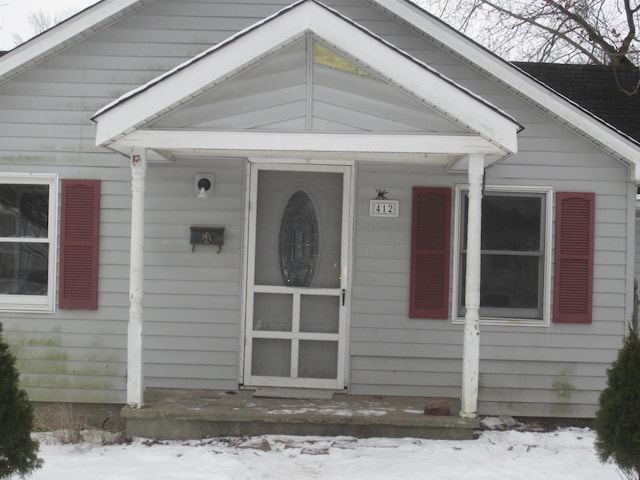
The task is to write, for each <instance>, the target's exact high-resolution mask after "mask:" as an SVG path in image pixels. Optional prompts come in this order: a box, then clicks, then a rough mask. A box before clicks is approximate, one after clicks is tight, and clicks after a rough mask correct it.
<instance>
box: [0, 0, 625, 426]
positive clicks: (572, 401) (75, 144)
mask: <svg viewBox="0 0 640 480" xmlns="http://www.w3.org/2000/svg"><path fill="white" fill-rule="evenodd" d="M287 3H289V2H286V1H275V0H274V1H267V0H265V1H258V0H256V1H254V2H252V3H250V4H248V3H242V4H240V3H238V2H231V1H227V2H222V1H216V0H209V1H177V0H158V1H157V2H155V3H153V4H152V5H150V6H148V7H146V8H144V9H143V10H141V11H140V12H138V13H135V14H132V15H130V16H129V17H127V18H124V19H123V20H121V21H119V22H118V23H116V24H115V25H113V26H111V27H109V28H107V29H105V30H103V31H101V32H99V33H97V34H95V35H93V36H92V37H90V38H88V39H87V40H85V41H84V42H83V43H81V44H79V45H76V46H73V47H70V48H68V49H66V50H64V51H62V52H61V53H59V54H57V55H56V56H54V57H53V58H51V59H49V60H47V61H44V62H42V63H41V64H39V65H38V66H36V67H34V68H32V69H30V70H28V71H26V72H24V73H22V74H21V75H19V76H18V77H16V78H14V79H11V80H9V81H7V82H5V83H2V84H0V163H1V164H2V167H1V168H0V172H14V171H17V172H28V171H35V172H57V173H59V174H60V175H61V177H63V178H99V179H101V180H102V198H101V205H102V210H101V218H100V220H101V238H100V242H101V250H100V294H99V308H98V310H97V311H96V312H81V311H60V310H58V311H57V312H56V313H54V314H0V321H1V322H2V323H3V324H4V328H5V333H6V336H7V339H8V340H9V341H10V343H11V345H12V348H13V349H14V351H15V352H16V354H17V356H18V359H19V367H20V369H21V372H22V377H21V378H22V382H23V384H24V386H25V387H27V390H28V392H29V394H30V396H31V398H32V399H34V400H62V401H85V402H114V403H117V402H124V401H125V388H126V385H125V381H126V380H125V379H126V363H125V362H126V333H127V319H128V288H129V281H128V277H129V232H130V204H131V200H130V181H129V178H130V173H129V168H128V162H127V160H126V159H124V158H122V157H120V156H118V155H115V154H113V153H111V152H109V151H107V150H103V149H99V148H96V147H95V146H94V130H93V126H92V124H91V122H90V120H89V119H90V117H91V115H92V114H93V113H94V112H95V111H96V110H98V109H99V108H101V107H103V106H104V105H105V104H107V103H109V102H110V101H112V100H113V99H114V98H117V97H118V96H119V95H121V94H123V93H125V92H127V91H128V90H130V89H132V88H134V87H137V86H138V85H140V84H142V83H144V82H147V81H149V80H150V79H152V78H154V77H156V76H157V75H159V74H161V73H164V72H165V71H166V70H168V69H170V68H172V67H174V66H176V65H177V64H179V63H181V62H183V61H185V60H187V59H189V58H191V57H192V56H193V55H195V54H197V53H199V52H201V51H202V50H204V49H206V48H208V47H210V46H211V45H213V44H215V43H217V42H219V41H221V40H223V39H225V38H227V37H228V36H229V35H231V34H233V33H235V32H237V31H238V30H240V29H242V28H245V27H247V26H249V25H251V24H253V23H254V22H256V21H258V20H260V19H262V18H263V17H265V16H267V15H269V14H272V13H274V12H275V11H277V10H278V9H279V8H281V7H282V6H283V5H285V4H287ZM328 3H329V5H330V6H333V7H336V8H338V9H339V10H340V11H341V12H343V13H344V14H346V15H347V16H349V17H351V18H353V19H354V20H355V21H357V22H359V23H361V24H362V25H364V26H365V27H367V28H369V29H371V30H372V31H374V32H375V33H377V34H379V35H381V36H383V37H384V38H385V39H386V40H388V41H390V42H392V43H394V44H396V45H397V46H399V47H400V48H404V49H407V51H408V52H409V53H411V54H413V55H415V56H416V57H418V58H420V59H421V60H423V61H425V62H426V63H428V64H429V65H431V66H433V67H435V68H436V69H438V70H440V71H441V72H442V73H443V74H445V75H448V76H450V77H451V78H453V79H454V80H456V81H458V82H459V83H461V84H462V85H464V86H465V87H467V88H469V89H470V90H472V91H473V92H475V93H477V94H479V95H482V96H484V97H485V98H487V99H488V100H489V101H490V102H493V103H494V104H496V105H497V106H499V107H500V108H503V109H504V110H506V111H507V112H508V113H510V114H511V115H513V116H514V117H515V118H517V119H518V121H519V122H521V123H522V124H524V125H525V127H526V128H525V130H524V131H523V132H522V133H521V134H520V145H519V147H520V151H519V153H518V154H517V155H515V156H513V157H511V158H510V159H508V160H507V161H505V162H504V163H502V164H500V165H498V166H495V167H493V168H491V169H489V170H488V171H487V183H488V184H495V185H532V186H550V187H553V188H554V189H555V190H556V191H592V192H595V193H596V222H597V224H596V257H595V280H594V304H595V307H594V322H593V324H591V325H559V324H551V325H550V326H549V327H537V328H533V327H517V326H510V327H507V326H505V327H498V326H491V327H483V328H482V336H481V358H482V361H481V365H480V374H481V377H480V412H481V413H483V414H513V415H543V416H554V415H558V416H574V417H583V416H591V415H593V413H594V410H595V405H596V403H597V397H598V394H599V391H600V390H601V389H602V387H603V385H604V372H605V370H606V368H607V367H608V365H609V364H610V362H611V361H612V360H613V359H614V357H615V354H616V351H617V349H618V348H619V346H620V345H621V339H622V334H623V333H624V329H625V320H626V319H627V318H628V316H629V315H630V306H631V305H630V303H631V302H630V299H629V298H628V296H627V295H626V292H627V289H628V287H627V285H628V281H629V279H630V278H631V277H632V275H633V272H632V267H631V265H630V264H629V263H630V262H629V252H630V249H632V248H633V245H632V243H631V242H630V240H629V239H630V232H628V227H627V224H626V221H627V219H628V218H629V217H630V215H631V213H630V211H629V208H630V205H632V202H631V201H630V199H631V198H633V195H634V187H633V185H632V183H631V182H629V178H628V177H629V172H628V171H627V168H626V167H625V166H623V165H622V164H621V163H619V162H617V161H616V160H614V159H612V158H610V157H608V156H607V155H605V154H604V153H602V152H601V151H600V150H598V149H597V148H596V147H594V146H592V145H591V144H589V143H588V142H587V141H585V140H584V139H582V138H580V137H579V136H577V135H575V134H574V133H572V132H571V131H569V130H568V129H566V128H564V127H562V126H561V125H559V124H558V123H556V122H555V121H554V120H551V119H550V118H549V117H547V116H546V115H544V114H543V113H541V112H540V111H538V110H537V109H536V108H534V107H533V106H531V105H528V104H526V103H525V102H523V101H522V100H521V99H519V98H518V97H516V96H515V95H513V94H511V93H509V91H508V90H507V89H505V88H504V86H502V85H499V84H498V83H496V82H493V81H490V80H488V79H487V78H486V77H485V76H483V75H482V74H480V73H478V72H475V71H473V70H472V69H471V68H469V67H468V66H467V65H464V64H462V63H461V62H460V61H459V60H457V59H456V58H454V57H453V56H451V55H450V54H448V53H447V52H446V51H444V50H442V49H440V48H438V47H437V46H436V45H435V44H434V43H431V42H430V41H428V40H427V39H425V38H421V37H419V36H417V35H416V34H415V33H414V32H413V31H411V30H409V29H408V28H405V27H404V26H402V25H399V24H397V23H395V22H394V21H392V20H391V19H390V18H389V17H387V16H385V15H384V14H383V13H381V12H379V11H376V10H374V9H372V8H371V7H370V6H369V5H368V3H367V2H364V1H361V0H344V1H342V0H340V1H338V0H332V1H330V2H328ZM256 79H257V81H256ZM247 80H248V81H249V83H251V82H253V83H251V85H253V86H256V85H259V86H263V87H264V86H265V85H268V84H263V83H261V82H262V80H263V77H260V76H257V77H254V78H247ZM329 80H331V79H329ZM296 85H298V84H294V85H293V87H292V88H293V90H295V91H296V92H297V91H299V90H300V89H299V88H296ZM329 87H331V88H329ZM334 87H335V85H334V84H332V83H331V82H330V81H329V82H325V83H324V84H323V88H322V89H319V92H320V95H321V100H322V103H323V105H332V106H335V105H340V106H342V107H346V108H345V109H344V110H342V111H340V113H336V112H338V110H336V109H333V110H332V111H331V112H330V114H329V115H328V116H327V123H326V124H325V125H328V126H330V128H334V129H335V128H337V127H336V126H335V125H336V122H335V120H336V118H349V119H355V124H356V125H361V122H362V121H363V116H362V115H361V113H362V112H359V111H358V108H359V105H360V104H361V103H360V99H359V98H357V96H356V95H355V93H356V91H357V90H358V86H356V88H355V89H354V88H352V86H349V85H346V84H345V85H343V88H342V89H336V88H334ZM221 91H222V90H221ZM266 91H267V92H268V91H269V90H268V89H267V90H266ZM258 93H259V96H260V97H261V98H262V99H265V98H267V97H268V95H265V91H264V90H262V91H259V92H258ZM225 95H226V93H225ZM371 96H375V94H374V95H370V97H371ZM285 97H286V95H285ZM210 100H211V102H212V103H215V102H218V101H222V100H221V98H218V97H215V95H214V96H213V97H212V98H211V99H210ZM243 105H244V106H249V103H247V102H245V103H243V104H241V105H235V108H239V107H242V106H243ZM281 105H282V104H281V103H279V104H278V103H277V104H276V107H277V106H281ZM270 106H273V105H267V104H265V108H264V109H263V110H260V109H258V110H253V111H242V112H241V113H242V114H243V115H244V116H243V117H242V120H241V122H240V123H239V125H244V126H247V125H254V126H255V125H259V123H258V122H257V120H258V119H260V118H261V117H267V118H271V119H273V120H278V119H284V120H283V121H291V120H292V119H294V120H295V116H284V117H277V116H274V115H271V116H270V115H269V114H270V113H273V110H271V111H269V110H267V107H270ZM409 107H413V105H411V106H408V107H407V109H406V111H405V112H403V113H398V118H400V119H402V121H404V119H405V118H406V117H407V115H409V114H408V113H407V111H410V110H411V108H409ZM382 108H383V109H384V107H382ZM196 113H197V112H196ZM181 115H182V117H181ZM194 115H195V114H194V111H189V110H184V112H182V113H176V114H175V116H174V117H167V119H165V120H167V121H169V120H173V121H174V122H176V123H178V124H179V125H186V124H189V122H196V120H198V119H197V115H196V116H195V117H194ZM411 115H413V114H411ZM409 116H410V115H409ZM182 119H184V122H186V123H180V122H179V120H180V121H182ZM228 119H229V117H225V118H224V120H225V121H227V120H228ZM212 120H216V119H215V118H213V117H208V118H203V119H202V121H201V124H202V125H204V126H209V127H210V126H211V125H212V124H210V123H206V122H209V121H212ZM278 121H280V120H278ZM251 122H254V123H253V124H252V123H251ZM196 123H197V122H196ZM192 124H193V123H192ZM293 124H295V122H294V123H293ZM293 124H292V123H288V124H287V125H293ZM418 124H419V122H418ZM298 125H299V124H295V128H299V126H298ZM407 125H411V126H412V128H414V127H415V128H417V127H419V126H420V125H417V126H416V125H415V124H414V123H411V122H407ZM225 126H228V124H226V125H225ZM352 127H353V125H351V124H349V128H352ZM326 128H329V127H326ZM340 128H343V127H340ZM367 128H368V129H371V130H378V131H382V130H385V129H386V128H387V127H385V124H384V123H383V122H373V124H372V125H370V126H368V127H367ZM245 168H246V164H245V162H244V161H241V160H238V159H212V158H187V157H184V158H178V159H177V161H176V162H175V164H173V165H151V166H150V167H149V171H148V178H147V199H146V242H145V264H146V266H145V339H144V342H145V353H144V361H145V375H146V377H145V382H146V385H147V386H148V387H184V388H212V389H233V388H235V387H236V386H237V382H238V378H239V370H240V363H239V353H238V352H239V348H240V344H241V338H240V329H241V325H240V322H241V319H242V317H243V316H242V305H241V300H242V265H243V258H242V255H243V252H242V238H243V232H242V225H243V223H242V221H243V209H244V206H243V201H244V173H245ZM198 172H211V173H213V174H214V175H215V176H216V181H215V190H216V194H215V196H214V197H213V198H210V199H206V200H199V199H197V198H196V197H195V194H194V192H193V176H194V175H195V174H196V173H198ZM465 182H466V178H465V176H464V175H454V174H447V173H445V171H444V169H442V168H434V167H425V166H419V165H402V166H398V165H393V166H387V165H379V164H378V165H376V164H369V163H360V164H359V165H358V166H357V186H356V205H355V209H356V210H355V214H356V215H355V219H356V221H355V226H354V239H355V241H354V250H353V264H354V273H353V289H352V292H351V309H352V310H351V330H350V345H349V365H350V368H349V381H350V391H351V392H352V393H356V394H360V393H363V394H364V393H372V394H390V395H394V394H395V395H425V396H427V395H428V396H450V397H458V396H459V395H460V384H461V357H462V326H461V325H454V324H452V323H451V322H450V321H448V320H418V319H409V318H408V298H409V271H410V231H411V220H410V219H411V187H413V186H445V187H453V186H454V185H455V184H456V183H465ZM376 187H378V188H384V189H386V190H388V191H389V192H390V195H389V196H390V198H394V199H397V200H399V201H400V216H399V217H398V218H372V217H369V215H368V208H369V200H370V199H371V198H374V196H375V190H374V189H375V188H376ZM190 225H220V226H225V227H226V232H225V245H224V247H223V249H222V252H221V253H220V254H219V255H218V254H216V253H215V251H214V250H215V249H214V247H211V248H209V247H196V250H195V251H194V252H192V251H191V245H189V242H188V238H189V226H190ZM550 274H551V273H550Z"/></svg>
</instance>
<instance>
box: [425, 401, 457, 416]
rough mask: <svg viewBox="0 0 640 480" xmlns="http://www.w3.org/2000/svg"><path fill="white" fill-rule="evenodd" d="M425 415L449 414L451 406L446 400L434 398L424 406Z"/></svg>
mask: <svg viewBox="0 0 640 480" xmlns="http://www.w3.org/2000/svg"><path fill="white" fill-rule="evenodd" d="M424 414H425V415H445V416H449V415H451V407H449V402H448V401H446V400H434V401H432V402H429V403H427V405H426V406H425V407H424Z"/></svg>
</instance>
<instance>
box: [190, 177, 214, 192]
mask: <svg viewBox="0 0 640 480" xmlns="http://www.w3.org/2000/svg"><path fill="white" fill-rule="evenodd" d="M193 186H194V188H195V192H196V194H197V196H198V198H208V197H212V196H213V174H211V173H196V176H195V178H194V181H193Z"/></svg>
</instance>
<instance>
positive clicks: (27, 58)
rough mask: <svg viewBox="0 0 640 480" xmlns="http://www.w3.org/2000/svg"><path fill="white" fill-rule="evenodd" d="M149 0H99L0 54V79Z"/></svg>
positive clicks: (47, 55) (53, 52) (60, 48)
mask: <svg viewBox="0 0 640 480" xmlns="http://www.w3.org/2000/svg"><path fill="white" fill-rule="evenodd" d="M152 1H155V0H152ZM152 1H148V0H147V1H146V2H145V1H144V0H102V1H101V2H99V3H97V4H95V5H92V6H91V7H88V8H86V9H85V10H83V11H81V12H79V13H77V14H76V15H74V16H72V17H70V18H68V19H67V20H65V21H63V22H62V23H60V24H58V25H56V26H55V27H53V28H51V29H49V30H47V31H45V32H43V33H41V34H40V35H38V36H37V37H34V38H32V39H31V40H28V41H27V42H25V43H23V44H22V45H19V46H18V47H16V48H14V49H13V50H10V51H9V52H7V53H6V54H5V55H3V56H2V57H0V79H4V78H6V77H10V76H12V75H14V74H16V73H18V72H20V71H21V70H23V69H25V68H28V66H30V65H31V64H33V63H34V62H37V61H40V60H42V59H45V58H48V57H51V56H53V55H54V54H55V53H57V52H58V51H60V50H62V49H64V48H66V47H67V46H69V45H70V44H71V43H74V42H73V41H72V40H73V39H74V37H76V36H78V35H83V34H84V35H86V32H93V31H96V30H98V29H102V28H103V27H104V26H105V25H104V22H105V21H106V20H107V19H109V18H110V17H112V16H115V15H118V14H121V12H123V11H124V10H125V9H128V8H130V7H132V6H134V5H135V4H148V3H152Z"/></svg>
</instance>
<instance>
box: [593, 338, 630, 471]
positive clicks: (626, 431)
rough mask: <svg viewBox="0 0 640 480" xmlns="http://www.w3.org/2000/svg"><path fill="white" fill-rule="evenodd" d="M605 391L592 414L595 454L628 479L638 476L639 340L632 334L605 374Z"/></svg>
mask: <svg viewBox="0 0 640 480" xmlns="http://www.w3.org/2000/svg"><path fill="white" fill-rule="evenodd" d="M607 377H608V379H607V387H606V388H605V390H604V391H603V392H602V393H601V394H600V402H599V405H600V406H599V409H598V412H597V413H596V419H595V429H596V433H597V436H598V438H597V440H596V450H597V452H598V455H599V456H600V459H601V460H602V461H603V462H606V461H609V460H613V461H614V462H615V463H616V464H617V465H618V467H619V468H620V469H621V470H622V471H623V472H624V473H625V474H626V475H627V476H628V478H639V477H638V476H639V475H640V340H638V332H637V331H636V330H632V331H630V332H629V334H628V335H627V338H626V339H625V341H624V345H623V346H622V348H621V349H620V351H619V352H618V358H617V359H616V361H615V362H613V364H612V365H611V367H610V368H609V369H608V370H607Z"/></svg>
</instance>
